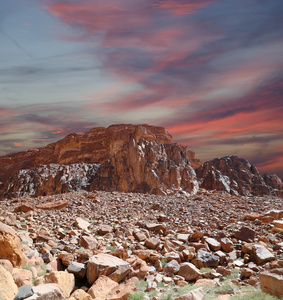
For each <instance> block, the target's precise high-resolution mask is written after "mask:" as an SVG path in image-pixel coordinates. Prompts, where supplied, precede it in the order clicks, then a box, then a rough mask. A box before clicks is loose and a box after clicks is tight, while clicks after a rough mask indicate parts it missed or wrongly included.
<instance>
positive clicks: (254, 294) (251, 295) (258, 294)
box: [231, 290, 278, 300]
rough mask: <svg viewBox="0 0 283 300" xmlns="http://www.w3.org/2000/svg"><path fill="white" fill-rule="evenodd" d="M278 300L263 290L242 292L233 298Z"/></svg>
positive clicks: (235, 299) (232, 299)
mask: <svg viewBox="0 0 283 300" xmlns="http://www.w3.org/2000/svg"><path fill="white" fill-rule="evenodd" d="M246 299H249V300H278V298H276V297H274V296H272V295H269V294H265V293H264V292H262V291H261V290H255V291H250V292H247V293H242V294H240V295H233V296H232V297H231V300H246Z"/></svg>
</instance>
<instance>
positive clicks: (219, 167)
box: [196, 156, 283, 196]
mask: <svg viewBox="0 0 283 300" xmlns="http://www.w3.org/2000/svg"><path fill="white" fill-rule="evenodd" d="M196 173H197V177H198V180H199V182H200V187H202V188H205V189H207V190H220V191H226V192H228V193H231V194H234V195H251V194H252V195H268V194H273V195H278V196H281V195H283V192H282V190H283V185H282V181H281V180H280V178H279V177H278V176H276V175H268V174H265V175H264V176H263V177H262V176H261V175H260V174H259V172H258V170H257V169H256V167H255V166H253V165H251V164H250V163H249V162H248V161H247V160H246V159H242V158H239V157H237V156H226V157H222V158H215V159H213V160H211V161H208V162H205V163H204V164H203V165H202V166H200V167H199V168H198V169H197V170H196Z"/></svg>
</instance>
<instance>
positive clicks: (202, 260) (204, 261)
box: [192, 249, 220, 269]
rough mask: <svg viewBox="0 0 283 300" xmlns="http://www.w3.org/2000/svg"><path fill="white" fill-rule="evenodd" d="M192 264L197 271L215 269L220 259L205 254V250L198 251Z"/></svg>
mask: <svg viewBox="0 0 283 300" xmlns="http://www.w3.org/2000/svg"><path fill="white" fill-rule="evenodd" d="M192 262H193V264H194V265H195V266H196V267H198V268H199V269H201V268H211V267H212V268H215V267H217V266H218V264H219V262H220V258H219V257H218V256H217V255H215V254H213V253H211V252H207V251H206V250H203V249H200V250H199V251H198V252H197V255H196V258H194V259H193V260H192Z"/></svg>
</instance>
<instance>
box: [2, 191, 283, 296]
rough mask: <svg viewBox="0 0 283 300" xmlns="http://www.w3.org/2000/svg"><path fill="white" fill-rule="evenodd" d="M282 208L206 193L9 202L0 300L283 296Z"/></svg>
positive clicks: (273, 201)
mask: <svg viewBox="0 0 283 300" xmlns="http://www.w3.org/2000/svg"><path fill="white" fill-rule="evenodd" d="M282 204H283V199H282V198H280V197H272V196H265V197H241V196H233V195H230V194H228V193H224V192H214V191H210V192H208V191H206V190H200V191H199V192H198V194H196V195H193V196H188V195H186V194H178V195H175V196H157V195H144V194H135V193H118V192H99V193H92V192H86V191H79V192H74V193H68V194H61V195H55V196H45V197H43V196H41V197H38V198H29V197H23V198H15V199H12V200H11V199H9V200H7V199H2V200H1V201H0V221H1V222H0V299H1V300H2V299H8V300H11V299H14V298H15V297H16V298H15V299H29V300H31V299H72V300H74V299H76V300H84V299H87V300H91V299H100V300H104V299H107V300H112V299H113V300H114V299H117V300H118V299H123V300H124V299H131V300H138V299H164V300H165V299H168V300H169V299H179V300H181V299H183V300H185V299H186V300H187V299H276V298H273V296H271V295H269V294H272V295H274V296H276V297H278V298H280V297H283V271H282V270H283V210H282ZM261 290H262V291H264V292H265V293H268V295H265V294H263V293H262V291H261ZM16 295H17V296H16ZM252 297H255V298H252Z"/></svg>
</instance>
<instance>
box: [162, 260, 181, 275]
mask: <svg viewBox="0 0 283 300" xmlns="http://www.w3.org/2000/svg"><path fill="white" fill-rule="evenodd" d="M179 269H180V265H179V263H178V262H177V261H176V260H175V259H173V260H171V261H170V262H169V263H168V264H166V266H165V267H164V268H163V271H164V272H165V274H166V275H167V276H169V277H171V276H172V275H173V274H177V273H178V271H179Z"/></svg>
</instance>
